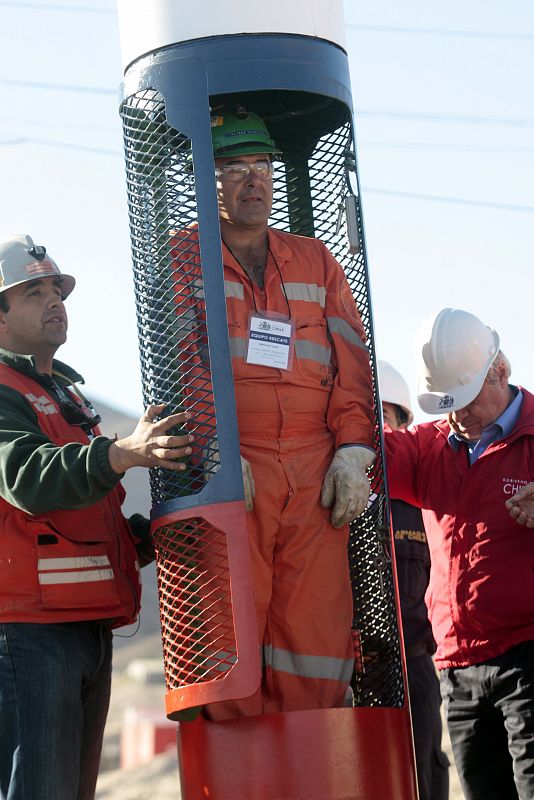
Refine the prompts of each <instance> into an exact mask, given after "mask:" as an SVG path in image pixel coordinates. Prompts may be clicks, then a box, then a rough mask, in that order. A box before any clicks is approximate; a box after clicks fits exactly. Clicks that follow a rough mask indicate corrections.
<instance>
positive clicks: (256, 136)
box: [211, 106, 281, 158]
mask: <svg viewBox="0 0 534 800" xmlns="http://www.w3.org/2000/svg"><path fill="white" fill-rule="evenodd" d="M211 138H212V141H213V155H214V156H215V158H220V157H222V156H232V155H236V156H241V155H248V154H249V153H272V154H276V153H280V152H281V151H280V150H279V149H278V148H277V147H276V144H275V143H274V141H273V140H272V139H271V135H270V133H269V131H268V130H267V126H266V124H265V122H264V121H263V120H262V119H261V118H260V117H258V115H257V114H255V113H254V112H253V111H247V109H246V108H244V107H243V106H234V107H229V106H225V107H224V108H221V109H217V110H215V111H213V112H212V114H211Z"/></svg>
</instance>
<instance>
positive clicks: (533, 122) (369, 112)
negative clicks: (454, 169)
mask: <svg viewBox="0 0 534 800" xmlns="http://www.w3.org/2000/svg"><path fill="white" fill-rule="evenodd" d="M355 117H356V119H357V118H358V117H387V118H388V119H417V120H422V121H424V122H459V123H461V124H463V125H506V126H510V127H529V128H531V127H533V126H534V117H491V116H489V117H488V116H477V115H475V114H440V113H436V112H433V111H432V112H426V111H387V110H385V109H358V108H357V109H356V113H355Z"/></svg>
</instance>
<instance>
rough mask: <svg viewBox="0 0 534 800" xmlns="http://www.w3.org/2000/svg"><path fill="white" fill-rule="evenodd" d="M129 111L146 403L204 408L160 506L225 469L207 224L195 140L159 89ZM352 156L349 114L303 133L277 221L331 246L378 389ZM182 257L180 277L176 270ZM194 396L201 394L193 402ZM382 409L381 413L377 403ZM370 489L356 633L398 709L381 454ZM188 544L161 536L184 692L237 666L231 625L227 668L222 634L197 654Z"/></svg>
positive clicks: (168, 649) (371, 691) (170, 652)
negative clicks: (203, 256) (347, 218)
mask: <svg viewBox="0 0 534 800" xmlns="http://www.w3.org/2000/svg"><path fill="white" fill-rule="evenodd" d="M121 115H122V119H123V124H124V141H125V151H126V174H127V185H128V202H129V211H130V227H131V239H132V249H133V263H134V283H135V296H136V303H137V319H138V332H139V342H140V353H141V365H142V378H143V391H144V399H145V402H146V403H152V402H155V401H158V402H165V403H167V405H168V410H169V411H175V410H179V409H180V408H181V407H182V404H184V403H185V401H187V406H188V410H190V411H192V412H193V420H192V421H191V426H190V430H192V431H194V432H195V433H196V435H197V448H196V453H195V454H194V455H193V458H192V459H191V466H190V467H189V468H188V471H187V473H186V474H185V475H183V474H182V475H178V474H177V473H173V472H168V471H165V470H152V471H151V472H152V473H153V475H152V476H151V488H152V496H153V502H154V504H158V503H160V502H163V501H165V500H168V499H171V498H175V497H179V496H184V495H190V494H194V493H195V492H198V490H199V489H200V488H201V487H202V486H203V485H204V481H205V477H206V472H211V471H213V469H214V466H215V464H216V463H217V461H218V449H217V439H216V423H215V408H214V406H213V400H212V398H213V395H212V389H213V387H212V384H211V369H210V361H209V351H208V347H207V326H206V317H205V314H202V313H200V314H199V313H198V307H199V305H200V306H201V305H202V297H203V278H202V272H201V268H200V260H199V255H198V241H197V237H196V233H195V230H194V227H193V228H192V227H191V226H192V223H194V222H195V221H196V216H197V212H196V209H197V202H196V194H195V177H194V171H193V169H192V167H193V165H192V162H191V159H190V152H191V151H190V142H189V140H188V139H187V137H186V136H184V135H183V134H181V133H180V132H178V131H176V130H173V129H172V128H171V127H170V126H169V125H168V124H167V121H166V114H165V101H164V98H163V97H162V96H161V95H160V94H158V92H156V91H155V90H152V89H147V90H144V91H140V92H138V93H137V94H135V95H133V96H131V97H129V98H128V99H127V100H126V101H125V102H124V103H123V104H122V107H121ZM347 116H348V115H347ZM352 149H353V142H352V128H351V124H350V120H349V119H348V118H347V119H346V121H345V122H344V123H341V124H339V125H336V126H335V129H334V130H332V131H330V132H327V133H323V134H322V135H320V136H319V137H317V136H315V137H314V136H313V135H311V134H310V135H309V137H308V138H307V139H306V136H304V137H303V136H302V135H298V136H297V135H295V136H294V137H293V138H290V137H289V138H286V140H285V141H284V143H283V151H284V163H283V164H282V165H277V169H276V171H275V176H274V186H273V188H274V192H273V195H274V200H273V210H272V216H271V221H272V224H273V225H274V227H277V228H279V229H281V230H287V231H291V232H292V233H301V234H304V235H311V236H316V237H317V238H320V239H322V240H323V242H324V243H325V244H326V245H327V247H328V248H329V249H330V251H331V252H332V253H333V255H334V256H335V257H336V258H337V260H338V261H339V262H340V264H341V265H342V266H343V268H344V270H345V274H346V276H347V279H348V281H349V284H350V286H351V288H352V291H353V294H354V297H355V299H356V302H357V304H358V308H359V310H360V314H361V317H362V321H363V324H364V327H365V329H366V332H367V335H368V346H369V348H370V355H371V363H372V367H373V375H374V380H375V387H376V384H377V382H376V360H375V354H374V344H373V339H372V319H371V309H370V301H369V287H368V281H367V271H366V266H365V248H364V242H363V234H362V224H361V217H360V216H359V214H358V216H359V232H360V234H359V235H360V251H359V253H358V254H356V255H350V254H349V252H348V248H347V237H346V232H345V228H344V225H343V224H340V223H341V222H342V221H343V217H342V210H343V207H344V200H345V197H346V196H347V168H348V167H347V165H349V167H350V165H351V164H352V165H353V164H354V157H353V156H352V157H351V151H352ZM351 159H352V160H351ZM356 202H357V198H356ZM177 259H179V261H180V266H181V269H180V275H178V273H177V271H176V260H177ZM375 395H376V389H375ZM192 398H195V400H194V404H193V406H191V402H190V401H191V399H192ZM375 401H376V403H375V406H376V407H378V396H375ZM188 427H189V426H188ZM380 437H381V434H380V429H379V422H378V420H376V427H375V441H376V444H377V449H378V450H379V452H380V449H379V448H380V444H381V442H380ZM371 482H372V492H373V494H374V496H375V501H374V503H373V504H372V505H371V506H370V508H369V509H368V510H367V512H366V513H365V514H364V515H363V516H362V517H361V518H360V519H359V520H358V521H357V522H355V523H353V524H352V525H351V536H350V543H349V563H350V572H351V580H352V585H353V597H354V609H355V614H354V637H355V641H356V643H357V648H359V649H360V650H361V653H360V655H361V658H360V659H357V664H358V666H357V669H356V671H355V673H354V678H353V681H352V687H353V691H354V697H355V704H356V705H362V706H373V705H376V706H379V705H383V706H394V707H395V706H402V705H403V704H404V684H403V674H402V666H401V658H400V644H399V633H398V627H397V617H396V611H395V589H394V579H393V573H392V566H391V558H390V547H391V545H390V540H389V530H388V524H387V518H388V517H387V509H386V498H385V494H384V474H383V465H382V461H381V458H380V457H378V458H377V461H376V463H375V465H374V467H373V470H372V475H371ZM182 537H183V531H182V530H181V529H180V527H179V526H178V528H177V529H176V530H174V529H168V530H167V529H165V530H163V531H161V530H160V531H159V532H158V541H159V552H158V562H157V564H158V580H159V589H160V605H161V613H162V626H163V630H164V651H165V654H166V662H169V663H171V662H172V664H171V667H170V668H169V667H166V669H167V680H168V681H170V682H171V683H172V684H173V685H174V682H175V681H178V682H179V681H193V682H194V681H198V680H203V679H204V678H202V677H201V676H205V675H206V673H205V672H203V670H205V669H208V666H207V665H208V664H210V665H212V666H210V667H209V669H212V670H214V671H215V673H217V674H224V670H225V669H227V668H228V667H227V665H228V662H227V661H226V655H224V654H226V653H228V654H230V659H231V658H232V657H233V654H234V653H235V648H234V649H232V642H231V639H230V638H228V631H229V626H228V631H227V632H226V633H221V637H222V638H221V640H220V650H221V652H222V653H223V656H222V657H221V655H220V654H219V656H218V658H219V661H218V662H217V656H216V657H215V662H217V663H218V666H217V665H215V666H213V663H214V662H213V654H212V652H211V650H215V651H216V652H217V647H219V644H216V645H215V646H214V642H215V641H216V642H217V643H219V639H218V638H217V637H216V638H215V639H214V640H213V641H211V642H210V644H207V645H206V647H207V650H206V651H205V653H200V654H199V653H198V652H197V650H196V649H195V648H196V647H197V644H196V643H197V642H198V641H203V642H204V641H206V642H207V641H208V640H209V638H210V636H211V635H212V633H213V630H212V628H211V627H210V626H212V624H213V620H212V619H211V618H210V617H209V615H206V610H205V602H204V601H202V602H199V603H198V604H197V612H196V613H197V616H196V617H195V615H194V614H192V612H191V607H190V604H188V602H187V601H186V600H185V595H186V594H187V591H188V589H187V584H186V588H185V589H184V595H183V597H182V595H181V589H180V591H177V590H176V586H175V584H176V582H177V581H179V582H181V581H182V579H183V573H182V571H181V570H182V566H181V564H180V558H182V556H183V555H184V552H187V553H188V555H187V558H186V562H185V563H189V564H191V565H192V564H193V560H194V558H196V557H199V558H200V556H201V553H202V548H203V541H204V538H205V530H204V529H203V528H202V526H201V527H200V529H199V530H198V531H197V532H195V531H194V530H189V533H188V537H187V538H188V542H189V543H188V545H187V548H186V550H185V551H184V550H183V546H184V545H183V541H182ZM174 538H176V541H174ZM197 538H198V541H197V542H196V543H194V540H195V539H197ZM220 547H221V556H220V562H219V564H220V569H221V575H222V574H223V573H224V571H225V570H226V567H225V566H223V565H224V542H223V541H222V540H221V545H220ZM188 548H189V549H188ZM193 554H196V555H195V556H194V558H193ZM183 569H186V567H183ZM221 580H223V579H222V578H221ZM190 591H191V593H192V595H193V596H195V597H197V596H204V595H203V591H204V590H203V589H202V586H201V585H200V583H199V578H198V576H196V575H195V577H194V579H193V584H191V590H190ZM169 598H170V599H169ZM220 613H221V615H222V617H223V618H226V616H227V614H228V613H229V612H228V611H227V610H225V607H224V605H223V606H221V609H220ZM178 614H180V615H182V614H184V615H185V618H186V621H185V622H184V627H183V631H182V632H180V633H179V634H177V635H175V634H173V635H167V634H166V631H167V630H170V628H171V627H172V626H176V617H177V615H178ZM222 628H223V629H224V624H223V626H222ZM188 632H191V635H192V637H193V640H194V642H195V644H194V648H193V650H194V654H193V655H192V654H191V653H189V652H186V650H185V649H184V648H186V643H185V641H184V637H186V636H187V635H188ZM205 635H206V637H207V638H206V639H204V636H205ZM217 635H218V634H217ZM210 648H211V649H210ZM174 662H176V663H174ZM171 673H172V674H171Z"/></svg>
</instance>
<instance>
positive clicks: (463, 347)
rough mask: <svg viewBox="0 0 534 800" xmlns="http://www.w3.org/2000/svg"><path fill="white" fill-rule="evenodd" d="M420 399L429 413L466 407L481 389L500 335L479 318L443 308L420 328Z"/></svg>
mask: <svg viewBox="0 0 534 800" xmlns="http://www.w3.org/2000/svg"><path fill="white" fill-rule="evenodd" d="M418 341H419V348H418V349H419V357H420V369H419V383H418V393H417V400H418V402H419V405H420V406H421V408H422V409H423V411H425V412H426V413H427V414H443V413H448V412H449V411H455V410H457V409H459V408H465V406H467V405H469V403H471V402H472V401H473V400H474V399H475V397H476V396H477V395H478V393H479V392H480V390H481V389H482V384H483V383H484V379H485V377H486V375H487V374H488V370H489V368H490V366H491V364H492V363H493V361H494V360H495V356H496V355H497V353H498V352H499V336H498V334H497V333H496V332H495V331H494V330H492V329H491V328H488V326H487V325H484V323H483V322H481V321H480V320H479V319H478V317H475V315H474V314H470V313H469V312H468V311H462V310H461V309H459V308H444V309H443V310H442V311H440V312H439V314H437V315H436V316H435V317H433V318H432V319H430V320H428V322H427V323H426V324H425V325H424V326H423V328H422V329H421V331H420V333H419V336H418Z"/></svg>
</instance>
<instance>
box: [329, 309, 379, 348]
mask: <svg viewBox="0 0 534 800" xmlns="http://www.w3.org/2000/svg"><path fill="white" fill-rule="evenodd" d="M326 322H327V325H328V330H329V331H330V333H331V334H334V333H337V334H338V335H339V336H341V337H342V338H343V339H345V341H346V342H349V344H353V345H355V346H356V347H361V348H362V350H365V352H366V353H368V352H369V348H368V347H367V345H366V344H364V343H363V342H362V340H361V339H360V337H359V336H358V334H357V333H356V331H355V330H354V328H351V326H350V325H349V324H348V322H346V321H345V320H344V319H341V317H327V319H326Z"/></svg>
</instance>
